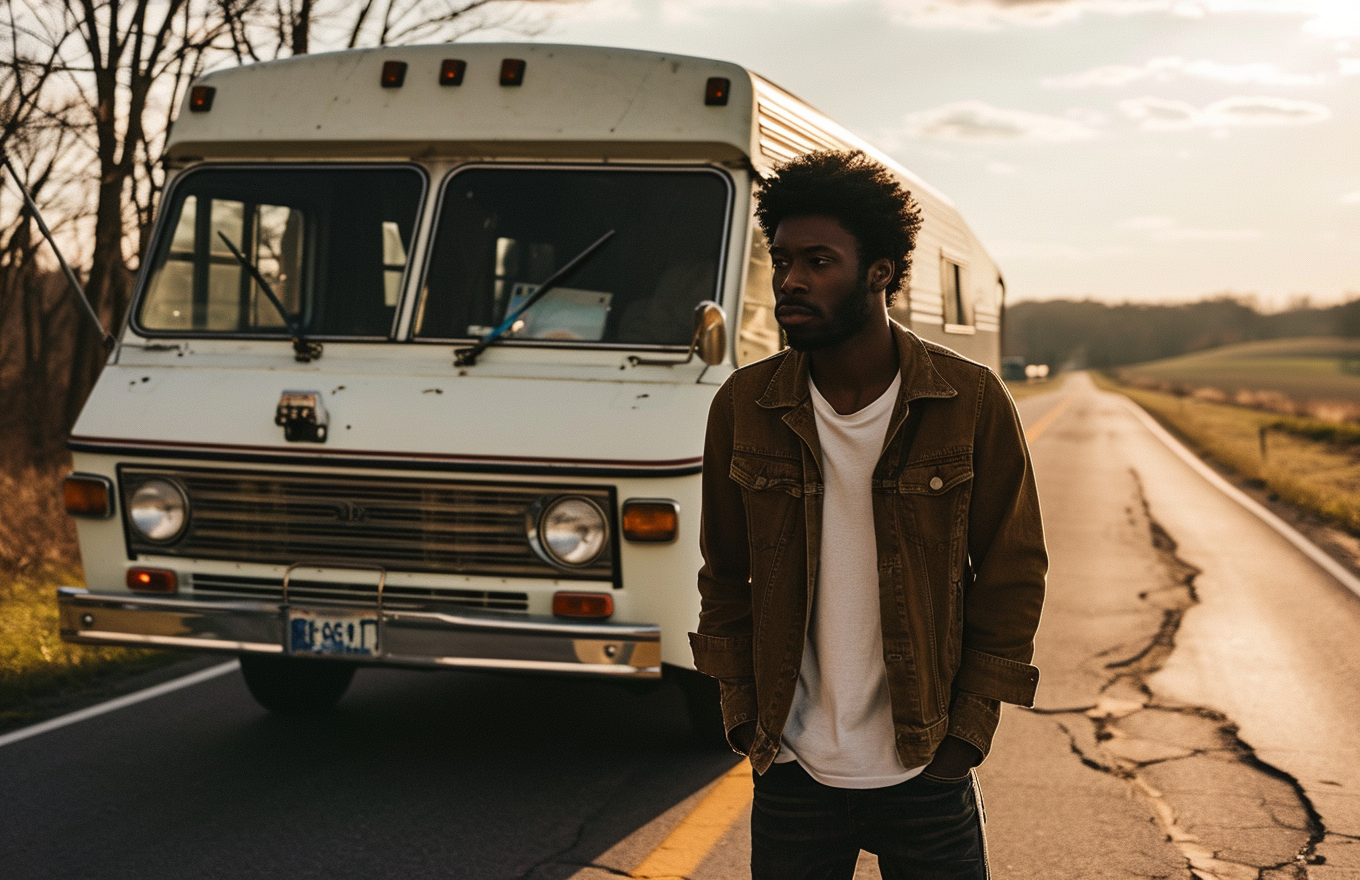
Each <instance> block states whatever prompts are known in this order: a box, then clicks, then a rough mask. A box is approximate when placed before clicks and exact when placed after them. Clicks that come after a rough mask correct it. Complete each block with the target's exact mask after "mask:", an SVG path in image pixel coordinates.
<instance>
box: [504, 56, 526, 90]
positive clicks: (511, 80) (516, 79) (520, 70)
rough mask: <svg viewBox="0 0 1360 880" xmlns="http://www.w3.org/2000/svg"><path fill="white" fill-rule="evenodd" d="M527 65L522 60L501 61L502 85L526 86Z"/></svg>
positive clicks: (507, 59)
mask: <svg viewBox="0 0 1360 880" xmlns="http://www.w3.org/2000/svg"><path fill="white" fill-rule="evenodd" d="M524 68H525V63H524V59H522V58H506V59H504V60H503V61H501V85H503V86H522V85H524Z"/></svg>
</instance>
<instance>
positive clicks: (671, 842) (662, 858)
mask: <svg viewBox="0 0 1360 880" xmlns="http://www.w3.org/2000/svg"><path fill="white" fill-rule="evenodd" d="M750 802H751V762H750V761H742V762H741V763H740V764H738V765H737V766H735V767H733V768H732V769H731V770H728V771H727V772H726V773H725V774H723V776H722V778H720V779H719V780H718V784H717V785H715V786H713V790H712V791H710V792H709V793H708V794H706V795H704V799H703V800H701V801H699V804H698V806H696V807H695V808H694V809H693V810H692V811H691V812H690V814H689V815H688V816H686V817H685V818H684V819H683V820H682V821H681V822H680V824H679V825H677V826H676V827H675V830H674V831H672V832H671V833H670V835H668V836H667V837H666V839H665V840H663V841H661V845H660V846H658V847H657V848H656V849H654V850H652V852H651V853H650V854H649V855H648V856H647V858H645V859H643V860H642V864H640V865H638V866H637V867H636V868H634V869H633V872H632V873H631V874H629V875H628V876H630V877H637V878H647V880H684V878H686V877H689V876H690V875H692V874H693V873H694V869H695V868H697V867H699V863H700V862H702V861H703V860H704V856H706V855H708V853H709V851H710V850H712V849H713V847H714V846H715V845H716V844H717V842H718V841H719V840H721V839H722V836H723V835H724V834H726V833H727V829H728V828H731V827H732V823H733V822H735V821H736V819H737V817H738V816H740V815H741V814H742V811H743V810H745V809H746V805H747V804H749V803H750Z"/></svg>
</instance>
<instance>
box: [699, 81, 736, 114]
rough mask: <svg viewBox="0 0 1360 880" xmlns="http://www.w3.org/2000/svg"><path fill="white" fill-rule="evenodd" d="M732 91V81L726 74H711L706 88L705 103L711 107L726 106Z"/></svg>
mask: <svg viewBox="0 0 1360 880" xmlns="http://www.w3.org/2000/svg"><path fill="white" fill-rule="evenodd" d="M731 93H732V81H731V80H729V79H728V78H727V77H725V76H710V77H709V78H708V85H707V86H706V87H705V88H704V103H705V104H707V105H708V106H710V107H724V106H726V105H727V96H728V95H730V94H731Z"/></svg>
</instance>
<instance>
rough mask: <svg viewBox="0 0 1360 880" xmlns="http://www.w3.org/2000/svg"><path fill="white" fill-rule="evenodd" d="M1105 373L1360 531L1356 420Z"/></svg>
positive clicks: (1165, 415)
mask: <svg viewBox="0 0 1360 880" xmlns="http://www.w3.org/2000/svg"><path fill="white" fill-rule="evenodd" d="M1098 381H1100V384H1102V385H1105V386H1106V387H1108V388H1111V389H1112V390H1116V391H1119V392H1121V393H1123V394H1126V395H1128V396H1129V397H1130V398H1132V399H1133V400H1134V401H1135V402H1137V403H1138V405H1139V406H1142V407H1143V408H1144V409H1146V410H1147V411H1148V412H1149V413H1151V414H1152V415H1153V416H1154V417H1156V418H1157V419H1158V420H1159V421H1161V422H1162V423H1163V424H1165V425H1167V426H1168V427H1170V428H1171V429H1172V430H1173V431H1175V432H1176V433H1177V434H1179V435H1180V436H1181V437H1182V438H1183V439H1185V440H1187V441H1188V442H1189V443H1190V444H1191V445H1192V446H1194V447H1196V448H1197V449H1199V450H1201V451H1202V452H1204V453H1207V454H1208V455H1209V456H1210V457H1212V458H1213V459H1214V460H1215V461H1217V462H1219V463H1220V464H1223V465H1225V466H1227V467H1229V468H1231V469H1232V470H1233V471H1235V472H1236V473H1238V474H1239V475H1240V476H1242V477H1244V478H1246V479H1247V480H1250V481H1254V482H1255V484H1256V485H1258V486H1260V487H1262V488H1264V489H1266V490H1267V491H1269V492H1271V493H1273V494H1275V495H1277V496H1279V497H1280V498H1281V499H1282V500H1284V501H1287V502H1289V503H1291V504H1294V505H1297V506H1299V507H1301V508H1304V509H1305V510H1310V511H1312V512H1314V513H1316V514H1319V515H1321V516H1322V517H1324V518H1325V519H1327V520H1329V521H1330V522H1332V523H1334V524H1336V525H1338V526H1340V527H1341V528H1344V529H1346V530H1348V531H1350V532H1351V533H1352V534H1357V535H1360V447H1358V446H1357V445H1356V442H1355V439H1354V435H1355V432H1354V430H1352V427H1351V426H1344V425H1335V424H1333V425H1330V426H1327V425H1325V424H1323V423H1319V422H1317V421H1316V420H1312V419H1302V418H1290V417H1284V418H1282V417H1281V416H1279V415H1278V414H1276V413H1271V412H1263V411H1260V410H1255V409H1248V408H1245V407H1240V406H1233V405H1231V404H1225V403H1218V402H1214V401H1210V400H1205V399H1202V398H1197V397H1194V396H1177V395H1174V394H1167V393H1164V392H1159V391H1150V390H1147V389H1141V388H1131V387H1128V386H1124V385H1119V386H1115V385H1113V384H1112V383H1111V382H1110V380H1108V379H1104V380H1103V381H1102V380H1099V379H1098ZM1263 428H1264V429H1265V431H1266V435H1265V438H1266V439H1265V446H1266V450H1265V452H1266V454H1265V456H1264V457H1263V456H1262V454H1261V431H1262V429H1263Z"/></svg>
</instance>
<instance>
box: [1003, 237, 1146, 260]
mask: <svg viewBox="0 0 1360 880" xmlns="http://www.w3.org/2000/svg"><path fill="white" fill-rule="evenodd" d="M988 250H989V251H990V252H991V254H992V256H994V257H996V258H997V259H998V260H1031V261H1034V262H1041V263H1087V262H1091V261H1092V260H1107V259H1110V258H1111V257H1122V256H1124V255H1126V254H1128V253H1131V252H1132V250H1133V249H1132V248H1130V247H1128V246H1127V245H1104V246H1100V247H1078V246H1076V245H1071V244H1065V243H1057V242H1047V241H997V242H993V243H992V244H991V246H990V247H989V248H988Z"/></svg>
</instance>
